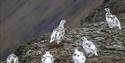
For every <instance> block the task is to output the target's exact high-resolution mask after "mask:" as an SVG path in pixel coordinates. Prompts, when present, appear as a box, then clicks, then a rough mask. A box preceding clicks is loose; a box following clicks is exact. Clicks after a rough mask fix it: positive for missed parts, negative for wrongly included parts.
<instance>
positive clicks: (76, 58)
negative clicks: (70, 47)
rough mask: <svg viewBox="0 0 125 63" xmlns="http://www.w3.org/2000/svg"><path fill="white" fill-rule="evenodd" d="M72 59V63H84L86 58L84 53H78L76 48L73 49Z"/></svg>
mask: <svg viewBox="0 0 125 63" xmlns="http://www.w3.org/2000/svg"><path fill="white" fill-rule="evenodd" d="M72 58H73V62H74V63H85V61H86V57H85V55H84V53H83V52H81V51H79V50H78V48H75V49H74V53H73V56H72Z"/></svg>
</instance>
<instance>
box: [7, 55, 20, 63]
mask: <svg viewBox="0 0 125 63" xmlns="http://www.w3.org/2000/svg"><path fill="white" fill-rule="evenodd" d="M11 62H12V63H18V57H17V56H16V55H15V54H11V55H9V56H8V58H7V63H11Z"/></svg>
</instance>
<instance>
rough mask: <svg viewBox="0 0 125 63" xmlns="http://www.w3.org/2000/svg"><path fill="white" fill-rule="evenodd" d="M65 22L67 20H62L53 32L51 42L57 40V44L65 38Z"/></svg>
mask: <svg viewBox="0 0 125 63" xmlns="http://www.w3.org/2000/svg"><path fill="white" fill-rule="evenodd" d="M65 23H66V20H61V22H60V24H59V26H58V27H57V28H56V29H54V30H53V32H52V34H51V39H50V43H52V42H53V41H57V44H59V43H60V42H61V41H62V40H63V38H64V35H65V28H64V24H65Z"/></svg>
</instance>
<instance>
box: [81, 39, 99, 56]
mask: <svg viewBox="0 0 125 63" xmlns="http://www.w3.org/2000/svg"><path fill="white" fill-rule="evenodd" d="M81 40H82V47H83V49H84V50H85V52H86V55H87V56H88V57H92V56H93V55H95V56H98V54H97V48H96V46H95V45H94V43H93V42H91V41H88V40H87V38H86V37H82V38H81Z"/></svg>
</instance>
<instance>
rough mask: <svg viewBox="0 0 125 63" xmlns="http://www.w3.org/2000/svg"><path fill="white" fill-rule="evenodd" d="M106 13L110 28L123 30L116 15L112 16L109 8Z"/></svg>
mask: <svg viewBox="0 0 125 63" xmlns="http://www.w3.org/2000/svg"><path fill="white" fill-rule="evenodd" d="M105 11H106V14H105V17H106V21H107V23H108V26H109V28H119V29H120V30H121V24H120V21H119V20H118V18H117V17H116V16H115V15H112V13H111V12H110V9H109V8H105Z"/></svg>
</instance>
